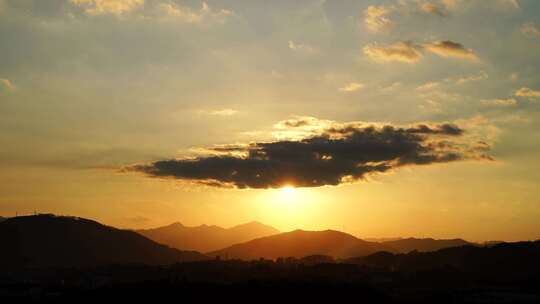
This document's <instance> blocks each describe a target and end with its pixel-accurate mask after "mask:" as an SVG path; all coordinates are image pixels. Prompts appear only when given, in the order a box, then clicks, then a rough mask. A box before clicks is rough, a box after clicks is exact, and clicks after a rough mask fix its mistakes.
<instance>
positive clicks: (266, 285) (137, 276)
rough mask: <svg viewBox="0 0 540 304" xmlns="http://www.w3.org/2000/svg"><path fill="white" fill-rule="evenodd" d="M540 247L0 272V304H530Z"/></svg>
mask: <svg viewBox="0 0 540 304" xmlns="http://www.w3.org/2000/svg"><path fill="white" fill-rule="evenodd" d="M539 256H540V242H538V241H536V242H520V243H507V244H499V245H495V246H493V247H473V246H464V247H456V248H447V249H441V250H439V251H436V252H424V253H419V252H411V253H408V254H392V253H386V252H380V253H375V254H372V255H369V256H366V257H361V258H354V259H348V260H345V261H335V260H333V259H332V258H331V257H326V256H311V257H306V258H302V259H296V258H286V259H278V260H277V261H271V260H259V261H251V262H247V261H240V260H227V261H221V260H210V261H200V262H187V263H179V264H175V265H171V266H143V265H118V266H108V267H94V268H86V269H72V268H71V269H66V268H64V269H54V268H49V269H39V270H38V269H33V270H31V269H27V270H23V271H11V272H2V273H1V275H0V282H1V283H0V298H5V299H11V300H16V299H36V300H43V301H50V302H66V303H67V302H70V303H72V302H85V303H91V302H95V301H99V300H118V301H123V302H125V301H126V300H146V301H156V300H159V299H163V300H165V299H167V301H180V302H183V303H192V302H197V303H204V302H205V300H208V301H209V300H214V299H216V300H220V301H223V300H226V299H227V300H230V299H233V300H234V301H235V302H263V303H269V302H275V301H282V302H283V301H284V302H285V303H290V302H292V301H300V303H305V301H316V300H317V301H321V300H326V301H330V302H334V303H335V302H336V301H337V302H340V301H350V300H351V299H356V300H358V302H363V303H538V302H539V301H540V293H539V291H538V286H540V262H539V259H538V257H539Z"/></svg>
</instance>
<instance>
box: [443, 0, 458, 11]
mask: <svg viewBox="0 0 540 304" xmlns="http://www.w3.org/2000/svg"><path fill="white" fill-rule="evenodd" d="M461 1H462V0H442V1H441V2H442V4H443V5H444V7H445V8H446V9H455V8H456V7H457V6H458V4H459V3H460V2H461Z"/></svg>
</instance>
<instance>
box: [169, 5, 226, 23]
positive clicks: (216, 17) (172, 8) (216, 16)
mask: <svg viewBox="0 0 540 304" xmlns="http://www.w3.org/2000/svg"><path fill="white" fill-rule="evenodd" d="M159 7H160V9H161V10H162V11H163V12H164V13H165V14H166V15H167V16H169V17H172V18H174V19H175V20H180V21H183V22H186V23H201V22H203V21H205V20H211V21H213V22H217V23H224V22H225V20H226V18H227V17H229V16H231V15H233V12H232V11H230V10H226V9H221V10H218V11H214V10H212V9H210V7H209V6H208V4H207V3H206V2H203V3H202V5H201V8H200V9H199V10H194V9H192V8H190V7H184V6H180V5H177V4H175V3H161V4H160V6H159Z"/></svg>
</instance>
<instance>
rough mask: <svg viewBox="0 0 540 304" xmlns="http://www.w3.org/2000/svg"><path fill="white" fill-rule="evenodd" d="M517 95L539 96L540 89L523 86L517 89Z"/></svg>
mask: <svg viewBox="0 0 540 304" xmlns="http://www.w3.org/2000/svg"><path fill="white" fill-rule="evenodd" d="M515 95H516V96H519V97H529V98H539V97H540V91H538V90H533V89H529V88H521V89H519V90H517V91H516V93H515Z"/></svg>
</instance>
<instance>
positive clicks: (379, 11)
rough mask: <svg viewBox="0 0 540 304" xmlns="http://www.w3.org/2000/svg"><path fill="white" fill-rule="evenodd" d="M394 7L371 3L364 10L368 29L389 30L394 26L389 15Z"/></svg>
mask: <svg viewBox="0 0 540 304" xmlns="http://www.w3.org/2000/svg"><path fill="white" fill-rule="evenodd" d="M393 10H394V7H392V6H385V5H378V6H377V5H370V6H368V8H367V9H366V10H365V11H364V23H365V24H366V27H367V29H368V31H370V32H373V33H377V32H381V31H387V30H388V29H390V27H391V26H392V21H391V20H390V19H389V18H388V15H389V14H390V13H392V11H393Z"/></svg>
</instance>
